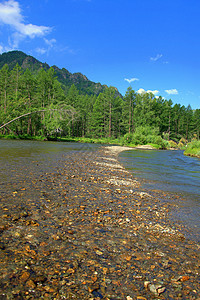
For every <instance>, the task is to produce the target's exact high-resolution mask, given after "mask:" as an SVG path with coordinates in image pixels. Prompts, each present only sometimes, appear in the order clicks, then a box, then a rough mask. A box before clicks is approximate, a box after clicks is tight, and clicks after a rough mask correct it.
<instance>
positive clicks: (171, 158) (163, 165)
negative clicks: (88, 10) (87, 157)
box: [0, 140, 200, 236]
mask: <svg viewBox="0 0 200 300" xmlns="http://www.w3.org/2000/svg"><path fill="white" fill-rule="evenodd" d="M99 146H100V145H95V144H81V143H56V142H38V141H15V140H12V141H10V140H9V141H6V140H0V195H6V194H7V193H8V192H9V190H10V191H11V190H13V187H15V188H16V187H17V185H18V183H20V184H22V182H23V185H24V186H26V185H27V186H28V185H31V181H30V180H29V175H30V174H31V177H32V178H33V177H34V176H35V177H36V178H39V176H41V174H45V172H46V173H49V172H51V171H52V169H55V168H59V167H62V162H63V164H64V160H65V154H66V153H68V154H69V153H70V152H74V151H75V152H76V151H77V152H78V151H82V152H84V151H86V152H88V151H95V150H96V149H97V148H98V147H99ZM119 159H120V161H121V163H122V164H123V165H124V166H125V168H127V169H128V170H129V171H131V172H132V173H133V174H134V176H135V177H136V178H139V179H141V180H142V183H143V187H144V188H146V189H151V190H154V189H157V190H163V191H167V192H170V193H176V194H179V195H181V196H182V198H180V199H181V200H177V205H178V207H179V209H178V210H177V211H176V214H174V218H175V219H177V218H178V219H179V220H180V221H181V222H184V223H185V224H186V225H188V226H189V227H191V228H192V230H194V231H195V235H197V236H199V232H200V230H199V229H200V225H199V220H200V160H199V159H196V158H191V157H185V156H184V155H183V152H182V151H147V150H130V151H125V152H122V153H121V154H120V156H119ZM34 198H37V195H35V197H34Z"/></svg>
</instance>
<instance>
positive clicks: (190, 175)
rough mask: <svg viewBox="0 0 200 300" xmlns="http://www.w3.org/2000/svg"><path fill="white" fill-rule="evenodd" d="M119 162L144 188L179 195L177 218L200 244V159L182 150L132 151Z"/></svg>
mask: <svg viewBox="0 0 200 300" xmlns="http://www.w3.org/2000/svg"><path fill="white" fill-rule="evenodd" d="M119 160H120V162H121V163H122V164H123V165H124V167H125V168H126V169H128V170H129V171H130V172H132V173H133V174H134V176H135V177H136V178H140V179H141V181H142V186H143V188H146V189H149V190H154V189H157V190H162V191H166V192H168V193H170V194H174V193H175V194H176V195H179V197H178V198H177V199H179V200H177V206H178V210H177V211H176V212H174V214H173V218H175V219H176V220H179V221H180V222H182V223H184V224H185V225H186V226H189V227H190V228H191V230H192V234H194V236H195V239H197V240H200V222H199V220H200V159H198V158H193V157H188V156H185V155H184V154H183V151H181V150H180V151H170V150H167V151H163V150H160V151H158V150H130V151H125V152H122V153H121V154H120V156H119ZM172 198H173V197H172ZM173 201H174V200H173Z"/></svg>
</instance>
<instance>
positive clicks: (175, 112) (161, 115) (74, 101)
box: [0, 51, 200, 148]
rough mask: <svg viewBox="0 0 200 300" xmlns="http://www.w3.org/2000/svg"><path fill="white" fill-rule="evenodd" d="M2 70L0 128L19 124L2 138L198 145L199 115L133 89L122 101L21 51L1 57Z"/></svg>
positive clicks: (110, 90) (109, 89) (107, 89)
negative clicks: (57, 138)
mask: <svg viewBox="0 0 200 300" xmlns="http://www.w3.org/2000/svg"><path fill="white" fill-rule="evenodd" d="M0 67H1V68H0V127H1V125H3V124H6V123H7V122H9V121H11V120H13V119H15V118H17V119H16V120H15V122H13V123H10V124H9V125H7V126H5V127H3V128H2V129H0V134H1V135H3V136H5V135H6V136H10V137H13V138H14V137H15V136H18V137H21V138H23V137H25V138H29V137H36V136H42V137H44V136H46V137H51V138H56V137H57V136H59V138H60V137H64V136H68V137H69V138H70V139H72V138H78V139H79V138H86V140H89V141H91V142H92V141H97V140H98V141H99V142H101V143H118V144H119V143H120V144H125V145H132V146H134V145H139V144H140V145H141V144H153V145H157V146H156V147H159V148H167V147H170V145H171V146H173V147H174V146H175V145H174V144H173V145H172V142H170V143H169V142H168V141H169V140H171V141H173V143H174V141H176V142H177V144H178V147H180V148H183V147H185V146H186V144H187V141H191V140H192V139H193V138H194V137H195V139H196V140H199V136H200V109H197V110H192V109H191V107H190V106H188V107H184V106H181V105H179V104H175V105H174V106H173V102H172V100H165V99H163V98H162V97H158V98H156V97H155V96H154V95H153V94H152V93H143V94H137V93H136V92H135V91H134V90H133V89H132V88H131V87H129V88H128V89H127V92H126V94H125V96H124V98H122V96H121V95H120V94H119V92H118V91H117V89H116V88H114V87H107V86H102V85H101V84H100V83H98V84H95V83H92V82H91V81H89V80H88V79H87V78H86V77H85V76H84V75H82V74H81V73H75V74H71V73H70V72H69V71H67V70H66V69H62V70H60V69H59V68H57V67H56V66H53V67H51V68H50V67H49V66H48V65H47V64H42V63H41V62H39V61H37V60H36V59H35V58H33V57H31V56H28V55H26V54H24V53H23V52H20V51H12V52H9V53H6V54H2V55H0ZM65 111H68V112H67V113H65ZM30 112H31V113H33V112H37V113H34V114H28V113H30ZM27 114H28V115H27ZM20 116H23V118H19V117H20ZM161 136H162V137H163V139H162V138H161ZM179 141H180V142H179ZM169 144H170V145H169ZM176 147H177V146H176Z"/></svg>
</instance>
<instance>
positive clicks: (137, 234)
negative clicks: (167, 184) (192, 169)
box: [0, 147, 200, 300]
mask: <svg viewBox="0 0 200 300" xmlns="http://www.w3.org/2000/svg"><path fill="white" fill-rule="evenodd" d="M104 158H106V159H107V160H108V161H109V164H105V161H104ZM115 164H116V165H115ZM58 166H59V167H57V166H56V167H55V166H52V171H51V172H50V173H44V174H42V175H41V176H40V177H39V178H37V176H36V175H37V174H30V177H29V183H26V184H27V186H26V188H25V189H24V183H23V186H22V187H21V189H20V185H22V183H20V182H17V183H16V185H15V186H12V189H11V191H10V192H9V190H8V191H6V192H5V193H3V197H2V199H1V203H0V208H2V210H1V219H0V234H1V242H0V267H1V268H0V277H1V286H0V298H2V297H3V295H5V294H6V295H7V298H8V299H13V298H14V297H15V298H16V299H55V300H60V299H94V300H97V299H105V300H111V299H115V300H117V299H119V300H123V299H126V300H132V299H133V300H135V299H137V300H147V299H148V300H151V299H158V297H159V299H178V298H179V299H180V298H181V299H182V300H195V299H198V291H199V288H200V287H199V281H198V274H199V262H200V257H199V246H198V245H197V243H195V242H193V241H190V240H187V239H184V238H182V237H181V235H182V225H180V224H175V223H173V222H172V220H171V218H170V212H172V211H173V210H174V209H176V207H175V206H174V205H173V201H170V202H169V201H168V197H169V195H166V193H163V192H161V191H151V192H149V191H148V192H146V191H145V190H142V191H141V188H140V183H139V182H138V181H136V180H135V178H134V177H133V175H131V174H130V173H128V172H125V170H124V169H123V167H119V162H118V160H117V154H113V153H112V152H111V151H109V149H107V150H106V152H105V148H104V147H102V148H100V149H99V150H98V151H96V152H91V153H85V152H84V153H79V154H78V155H77V153H71V154H70V156H69V155H68V154H66V156H65V157H64V158H62V160H61V161H60V162H59V164H58ZM30 183H31V185H32V186H31V189H30V188H29V187H28V184H30ZM11 196H12V197H11ZM161 198H162V199H165V201H163V202H162V201H161V200H160V199H161ZM7 199H11V200H10V201H9V202H8V201H7ZM24 203H26V206H25V205H24ZM9 297H10V298H9ZM12 297H13V298H12ZM17 297H18V298H17ZM20 297H21V298H20ZM2 299H3V298H2Z"/></svg>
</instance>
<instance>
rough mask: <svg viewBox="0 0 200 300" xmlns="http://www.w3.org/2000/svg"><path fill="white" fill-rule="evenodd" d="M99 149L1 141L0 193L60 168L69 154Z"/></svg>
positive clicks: (56, 143) (85, 145)
mask: <svg viewBox="0 0 200 300" xmlns="http://www.w3.org/2000/svg"><path fill="white" fill-rule="evenodd" d="M98 147H99V145H95V144H82V143H58V142H42V141H41V142H39V141H18V140H8V141H6V140H0V193H5V191H8V190H12V185H16V184H17V183H21V184H22V183H23V182H24V184H25V182H26V184H29V175H30V174H34V176H35V178H38V177H39V176H41V174H44V173H45V172H52V171H53V169H55V168H56V167H58V168H59V166H61V165H62V161H63V163H64V160H65V155H70V153H71V152H74V151H82V152H83V151H84V152H90V151H94V150H95V149H96V148H98ZM31 177H32V175H31Z"/></svg>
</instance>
